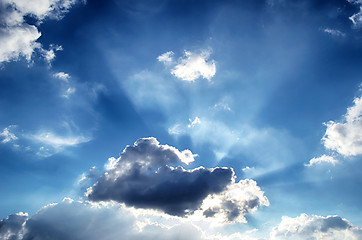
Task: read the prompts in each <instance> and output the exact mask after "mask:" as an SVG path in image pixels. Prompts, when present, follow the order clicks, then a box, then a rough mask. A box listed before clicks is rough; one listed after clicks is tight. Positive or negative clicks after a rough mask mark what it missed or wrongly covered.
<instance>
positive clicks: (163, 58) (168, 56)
mask: <svg viewBox="0 0 362 240" xmlns="http://www.w3.org/2000/svg"><path fill="white" fill-rule="evenodd" d="M173 55H174V53H173V52H172V51H169V52H165V53H164V54H162V55H160V56H158V57H157V60H158V61H159V62H163V63H164V64H166V65H168V64H171V63H172V61H173V59H172V56H173Z"/></svg>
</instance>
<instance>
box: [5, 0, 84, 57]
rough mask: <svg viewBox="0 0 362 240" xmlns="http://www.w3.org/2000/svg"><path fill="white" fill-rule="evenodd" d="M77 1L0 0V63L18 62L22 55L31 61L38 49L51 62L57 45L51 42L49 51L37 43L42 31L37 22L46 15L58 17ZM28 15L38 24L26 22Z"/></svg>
mask: <svg viewBox="0 0 362 240" xmlns="http://www.w3.org/2000/svg"><path fill="white" fill-rule="evenodd" d="M76 2H78V0H45V1H44V0H35V1H23V0H3V1H1V2H0V41H1V46H2V47H1V48H0V63H2V62H9V61H17V60H19V59H20V58H21V57H24V58H25V59H26V60H27V61H30V60H31V57H32V54H33V53H34V51H36V50H39V52H40V54H41V55H42V56H43V57H44V59H45V60H46V61H47V62H48V63H50V62H51V61H52V60H53V59H54V58H55V53H54V51H58V50H61V47H60V46H54V45H51V46H50V49H49V50H45V49H43V48H42V46H41V44H40V43H39V42H37V40H38V39H39V37H40V36H41V33H40V32H39V30H38V27H37V25H39V24H41V22H42V21H43V20H44V19H45V18H53V19H59V18H61V17H62V16H63V15H64V14H65V13H66V12H68V10H69V9H70V8H71V7H72V6H73V5H74V4H75V3H76ZM27 16H31V17H32V18H34V19H35V20H36V21H37V23H36V24H37V25H32V24H29V23H27V22H26V21H25V17H27Z"/></svg>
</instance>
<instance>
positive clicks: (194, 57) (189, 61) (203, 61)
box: [157, 50, 216, 82]
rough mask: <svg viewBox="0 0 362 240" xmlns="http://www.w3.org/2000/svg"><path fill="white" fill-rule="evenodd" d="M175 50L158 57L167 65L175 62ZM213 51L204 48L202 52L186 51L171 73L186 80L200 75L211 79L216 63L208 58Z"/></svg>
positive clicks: (193, 79) (194, 78) (191, 79)
mask: <svg viewBox="0 0 362 240" xmlns="http://www.w3.org/2000/svg"><path fill="white" fill-rule="evenodd" d="M172 55H173V52H172V51H170V52H166V53H164V54H162V55H160V56H159V57H158V58H157V59H158V60H159V61H160V62H163V63H164V64H165V65H170V64H171V63H174V62H173V60H172V58H171V56H172ZM210 55H211V51H208V50H204V51H201V53H199V54H198V53H194V52H190V51H185V52H184V57H182V58H179V59H178V61H177V62H176V63H174V64H176V65H175V66H174V67H173V68H172V69H171V74H173V75H174V76H175V77H177V78H179V79H181V80H184V81H191V82H192V81H195V80H196V79H198V78H199V77H203V78H205V79H207V80H211V78H212V77H213V76H215V73H216V63H215V61H214V60H208V59H209V57H210Z"/></svg>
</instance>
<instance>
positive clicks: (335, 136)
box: [322, 97, 362, 156]
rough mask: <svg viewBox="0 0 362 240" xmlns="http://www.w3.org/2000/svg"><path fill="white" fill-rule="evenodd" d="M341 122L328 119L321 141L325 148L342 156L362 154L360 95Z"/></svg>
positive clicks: (361, 101) (361, 99) (361, 103)
mask: <svg viewBox="0 0 362 240" xmlns="http://www.w3.org/2000/svg"><path fill="white" fill-rule="evenodd" d="M353 103H354V105H353V106H352V107H349V108H348V109H347V113H346V115H345V116H344V118H343V120H342V121H341V122H335V121H329V122H328V123H326V124H325V125H326V126H327V129H326V133H325V134H324V136H323V138H322V141H323V143H324V146H325V147H326V148H327V149H331V150H334V151H337V152H338V153H340V154H342V155H344V156H356V155H360V154H362V97H357V98H355V99H354V101H353Z"/></svg>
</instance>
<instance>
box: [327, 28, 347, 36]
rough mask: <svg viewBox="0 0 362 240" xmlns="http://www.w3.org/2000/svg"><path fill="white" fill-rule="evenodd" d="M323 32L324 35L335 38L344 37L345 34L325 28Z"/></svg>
mask: <svg viewBox="0 0 362 240" xmlns="http://www.w3.org/2000/svg"><path fill="white" fill-rule="evenodd" d="M323 31H324V32H325V33H328V34H330V35H332V36H336V37H345V36H346V34H345V33H343V32H341V31H339V30H336V29H331V28H325V29H324V30H323Z"/></svg>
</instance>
